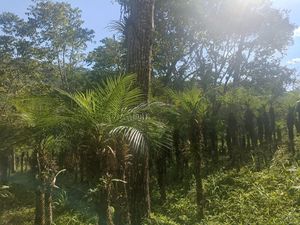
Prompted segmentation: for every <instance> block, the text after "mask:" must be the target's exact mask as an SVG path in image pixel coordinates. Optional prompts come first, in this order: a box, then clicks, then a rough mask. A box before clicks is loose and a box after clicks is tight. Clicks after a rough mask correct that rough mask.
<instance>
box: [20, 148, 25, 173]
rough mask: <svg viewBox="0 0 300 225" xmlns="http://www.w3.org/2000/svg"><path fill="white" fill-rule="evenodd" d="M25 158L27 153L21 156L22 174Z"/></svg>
mask: <svg viewBox="0 0 300 225" xmlns="http://www.w3.org/2000/svg"><path fill="white" fill-rule="evenodd" d="M24 158H25V153H24V152H22V154H21V162H20V164H21V173H23V172H24Z"/></svg>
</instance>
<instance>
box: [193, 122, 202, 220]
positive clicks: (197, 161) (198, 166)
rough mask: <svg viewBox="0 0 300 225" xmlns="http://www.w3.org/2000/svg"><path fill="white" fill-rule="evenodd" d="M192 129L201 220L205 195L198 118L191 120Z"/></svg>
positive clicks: (197, 201) (198, 212)
mask: <svg viewBox="0 0 300 225" xmlns="http://www.w3.org/2000/svg"><path fill="white" fill-rule="evenodd" d="M190 126H191V130H190V142H191V144H190V145H191V146H190V147H191V153H192V155H193V157H194V162H193V164H194V165H193V166H194V176H195V180H196V203H197V214H198V218H199V220H202V219H203V217H204V195H203V184H202V171H201V140H200V139H201V132H200V125H199V124H198V122H197V120H196V119H194V118H193V119H192V121H191V125H190Z"/></svg>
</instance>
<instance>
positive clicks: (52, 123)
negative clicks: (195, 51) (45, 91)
mask: <svg viewBox="0 0 300 225" xmlns="http://www.w3.org/2000/svg"><path fill="white" fill-rule="evenodd" d="M135 82H136V78H135V76H122V77H117V78H107V79H106V81H105V82H103V83H102V85H100V86H98V87H97V88H95V89H94V90H87V91H86V92H77V93H74V94H70V93H67V92H64V91H61V90H58V91H56V92H55V93H53V94H51V95H47V96H45V97H40V98H35V99H33V101H31V103H34V104H31V105H34V107H28V103H29V102H28V101H27V103H26V106H27V110H26V107H23V112H26V114H25V115H26V116H25V117H26V118H31V121H34V126H35V128H36V129H39V130H40V131H43V132H45V130H47V131H49V132H50V133H52V134H56V135H59V136H63V137H70V136H72V135H75V136H76V137H77V138H82V139H83V138H85V139H87V140H82V142H85V145H88V146H86V147H87V148H88V149H89V150H90V151H91V152H92V154H93V155H94V156H96V157H97V158H98V161H97V162H99V164H101V165H100V166H99V167H98V170H97V172H98V175H97V176H96V177H98V178H102V180H103V179H104V180H105V182H106V185H104V186H102V187H104V188H103V189H102V190H100V198H102V199H101V202H102V203H103V204H102V205H100V207H99V223H100V224H112V219H111V217H112V216H111V215H110V212H111V210H110V207H111V205H109V204H111V199H110V198H111V196H110V193H108V192H109V191H110V188H109V187H110V185H107V181H112V182H114V181H121V182H119V183H120V185H119V186H121V187H120V189H119V190H118V191H119V192H121V193H122V194H120V195H122V198H123V199H122V205H123V208H121V209H120V210H119V211H118V212H117V214H121V215H119V216H118V217H119V220H121V221H120V224H130V223H131V222H130V215H129V208H128V205H127V203H128V196H127V193H128V186H129V185H128V182H127V181H128V178H127V174H128V170H129V163H128V162H129V161H130V155H132V154H136V155H143V154H145V153H147V152H148V144H149V142H150V140H151V137H153V136H156V135H157V133H160V132H161V133H163V131H164V125H163V123H160V122H158V121H156V120H154V119H152V118H150V117H149V116H148V117H145V112H146V111H147V110H148V108H149V104H146V103H143V104H141V102H142V99H143V95H142V93H141V91H140V90H139V89H138V88H136V87H134V84H135ZM47 104H48V105H52V106H53V107H52V109H49V110H50V111H49V112H45V111H44V110H43V109H45V108H48V107H43V105H47ZM23 105H24V104H23ZM54 105H55V107H54ZM41 106H42V107H41ZM24 108H25V110H24ZM28 108H29V110H28ZM47 110H48V109H47ZM32 118H34V119H33V120H32ZM92 172H93V173H95V170H94V171H92ZM130 179H133V178H132V177H130ZM116 205H117V204H116ZM118 205H120V204H118Z"/></svg>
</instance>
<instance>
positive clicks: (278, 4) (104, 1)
mask: <svg viewBox="0 0 300 225" xmlns="http://www.w3.org/2000/svg"><path fill="white" fill-rule="evenodd" d="M64 1H65V2H68V3H70V4H71V5H72V6H73V7H78V8H80V9H81V10H82V19H83V20H84V21H85V27H87V28H90V29H93V30H94V31H95V39H94V40H95V42H94V43H91V44H90V45H89V47H88V50H92V49H93V48H95V47H96V46H98V45H99V41H100V40H101V39H103V38H105V37H108V36H112V35H113V33H112V32H111V31H110V30H109V28H107V26H108V25H109V23H111V22H112V21H113V20H118V19H119V17H120V7H119V5H118V4H117V3H116V2H115V1H114V0H64ZM253 1H256V0H253ZM272 1H273V4H274V7H275V8H279V9H286V10H288V11H289V15H290V21H291V22H292V23H293V24H295V25H296V26H297V27H298V28H297V29H296V30H295V32H294V45H292V46H289V48H288V51H287V55H286V56H285V57H284V59H283V62H282V63H283V64H284V65H288V66H289V67H291V68H296V69H297V70H298V72H299V73H300V0H272ZM30 4H31V0H0V13H2V12H12V13H15V14H17V15H18V16H20V17H23V18H24V17H25V12H26V9H27V8H28V6H29V5H30ZM278 32H280V31H278Z"/></svg>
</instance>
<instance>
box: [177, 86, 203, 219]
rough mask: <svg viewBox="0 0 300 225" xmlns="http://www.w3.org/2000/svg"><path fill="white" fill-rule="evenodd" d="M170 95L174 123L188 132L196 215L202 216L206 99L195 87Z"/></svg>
mask: <svg viewBox="0 0 300 225" xmlns="http://www.w3.org/2000/svg"><path fill="white" fill-rule="evenodd" d="M171 97H172V100H173V103H174V107H175V112H176V125H175V126H178V127H181V129H182V130H184V132H185V133H187V134H188V137H187V138H188V141H189V146H190V152H191V154H192V157H193V159H194V161H193V167H194V176H195V179H196V195H197V200H196V202H197V207H198V216H199V218H200V219H202V218H203V209H204V198H203V186H202V176H201V163H202V160H201V159H202V147H201V146H202V141H201V136H202V132H201V129H202V121H203V117H204V114H205V112H206V109H207V105H208V104H207V101H206V100H205V98H204V97H203V95H202V93H201V91H200V90H199V89H197V88H192V89H191V90H187V91H184V92H180V93H174V92H171Z"/></svg>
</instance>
